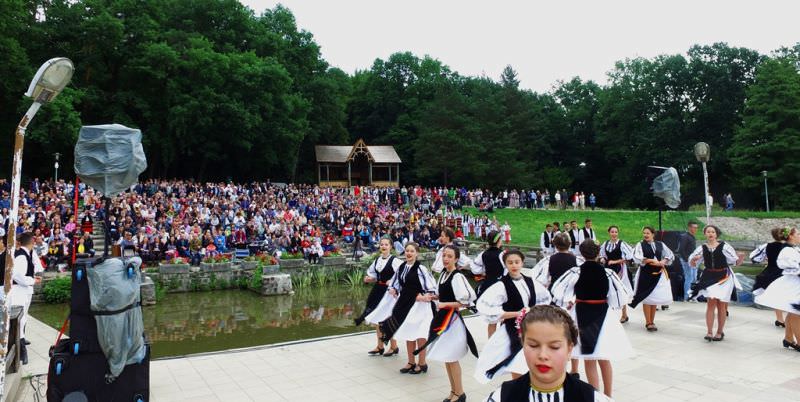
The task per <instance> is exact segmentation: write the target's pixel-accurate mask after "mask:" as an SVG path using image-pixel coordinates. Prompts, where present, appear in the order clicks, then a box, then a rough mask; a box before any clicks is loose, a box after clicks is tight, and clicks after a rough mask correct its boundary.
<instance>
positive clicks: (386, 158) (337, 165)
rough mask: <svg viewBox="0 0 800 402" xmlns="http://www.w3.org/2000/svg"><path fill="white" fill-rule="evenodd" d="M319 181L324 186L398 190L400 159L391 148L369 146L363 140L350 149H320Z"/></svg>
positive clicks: (321, 147) (318, 154)
mask: <svg viewBox="0 0 800 402" xmlns="http://www.w3.org/2000/svg"><path fill="white" fill-rule="evenodd" d="M314 151H315V153H316V156H317V178H318V181H319V185H320V186H325V187H328V186H330V187H349V186H355V185H359V186H376V187H397V186H398V185H399V184H400V163H402V161H401V160H400V157H399V156H398V155H397V152H395V150H394V147H393V146H391V145H367V144H366V143H365V142H364V140H363V139H359V140H358V141H356V143H355V144H353V145H352V146H350V145H317V146H315V147H314Z"/></svg>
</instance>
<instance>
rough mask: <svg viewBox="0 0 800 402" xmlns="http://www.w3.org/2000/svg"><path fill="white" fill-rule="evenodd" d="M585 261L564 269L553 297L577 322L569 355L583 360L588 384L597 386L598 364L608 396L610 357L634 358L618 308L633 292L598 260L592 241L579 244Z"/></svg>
mask: <svg viewBox="0 0 800 402" xmlns="http://www.w3.org/2000/svg"><path fill="white" fill-rule="evenodd" d="M579 249H580V252H581V255H582V256H583V258H585V259H586V262H584V263H583V264H581V266H580V267H575V268H572V269H570V270H569V271H567V273H565V274H564V275H562V276H561V278H559V280H558V281H556V283H555V284H554V285H553V300H554V302H555V304H556V305H559V306H561V307H562V308H565V309H567V310H568V311H569V312H570V315H571V316H572V318H573V319H575V322H577V323H578V328H579V335H580V337H579V341H578V344H577V346H578V347H577V348H575V349H573V351H572V357H573V358H577V359H583V360H584V364H585V366H586V377H587V379H588V380H589V383H590V384H592V385H593V386H594V387H595V388H597V389H600V377H598V375H597V363H598V362H599V364H600V372H601V373H602V377H603V393H604V394H606V395H608V396H611V389H612V384H611V382H612V369H611V362H610V360H616V359H626V358H630V357H633V355H634V352H633V348H632V347H631V344H630V342H629V341H628V337H627V335H625V330H624V329H623V328H622V324H621V323H620V322H619V310H620V309H621V308H622V307H624V306H625V305H626V304H627V303H628V302H630V300H631V297H632V296H633V291H632V290H631V289H630V287H628V286H626V285H625V284H624V283H622V281H621V280H620V279H619V277H618V276H617V273H616V272H615V271H613V270H611V269H607V268H605V267H604V266H603V265H602V264H600V263H599V262H597V255H598V254H599V252H600V247H599V246H598V245H597V243H595V242H594V240H586V241H584V242H583V243H581V245H580V247H579Z"/></svg>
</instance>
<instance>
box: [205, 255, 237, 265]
mask: <svg viewBox="0 0 800 402" xmlns="http://www.w3.org/2000/svg"><path fill="white" fill-rule="evenodd" d="M203 262H204V263H206V264H222V263H225V262H231V259H230V258H229V257H228V256H226V255H224V254H219V255H214V256H210V257H205V258H203Z"/></svg>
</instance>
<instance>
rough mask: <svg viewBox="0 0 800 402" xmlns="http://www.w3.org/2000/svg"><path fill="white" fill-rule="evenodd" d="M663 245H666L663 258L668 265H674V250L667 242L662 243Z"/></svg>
mask: <svg viewBox="0 0 800 402" xmlns="http://www.w3.org/2000/svg"><path fill="white" fill-rule="evenodd" d="M662 245H663V247H664V250H663V253H662V259H663V260H666V261H667V265H672V262H673V261H675V254H672V250H670V249H669V247H667V245H666V244H663V243H662Z"/></svg>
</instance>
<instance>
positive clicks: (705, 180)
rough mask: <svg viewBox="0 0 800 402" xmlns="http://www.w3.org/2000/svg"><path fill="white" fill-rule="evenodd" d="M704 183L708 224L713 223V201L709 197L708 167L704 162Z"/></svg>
mask: <svg viewBox="0 0 800 402" xmlns="http://www.w3.org/2000/svg"><path fill="white" fill-rule="evenodd" d="M703 183H704V184H705V199H706V200H705V202H706V224H707V225H708V224H710V223H711V202H710V200H709V199H708V169H706V163H705V162H703Z"/></svg>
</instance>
